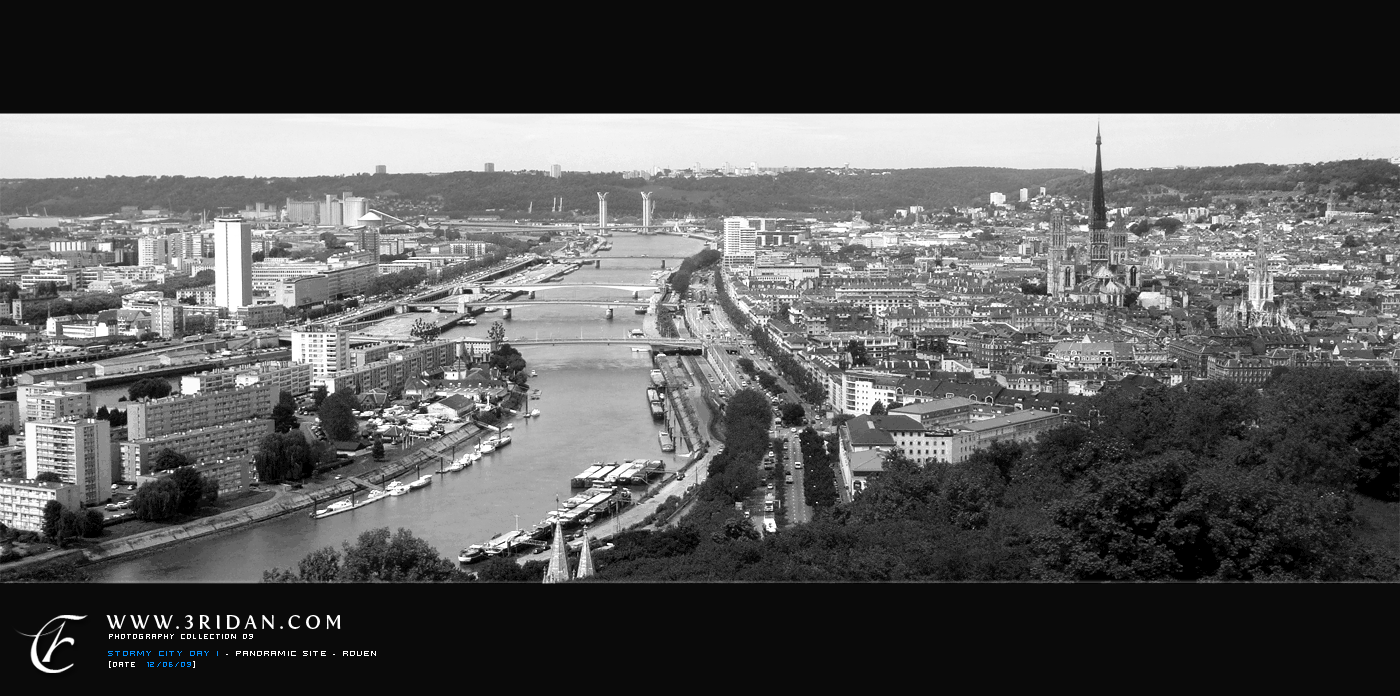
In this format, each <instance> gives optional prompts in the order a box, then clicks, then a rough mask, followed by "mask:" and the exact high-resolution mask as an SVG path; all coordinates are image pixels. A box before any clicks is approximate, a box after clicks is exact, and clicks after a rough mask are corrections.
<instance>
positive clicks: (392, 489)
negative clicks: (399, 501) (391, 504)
mask: <svg viewBox="0 0 1400 696" xmlns="http://www.w3.org/2000/svg"><path fill="white" fill-rule="evenodd" d="M394 483H397V484H399V485H397V486H394V485H390V486H387V487H385V488H384V490H385V491H386V492H387V493H388V494H389V495H403V494H404V493H407V492H408V486H405V485H403V483H402V482H400V481H395V482H394Z"/></svg>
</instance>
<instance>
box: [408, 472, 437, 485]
mask: <svg viewBox="0 0 1400 696" xmlns="http://www.w3.org/2000/svg"><path fill="white" fill-rule="evenodd" d="M432 484H433V477H432V475H431V474H427V475H424V476H420V477H418V480H416V481H414V482H413V483H410V484H408V487H409V488H422V487H423V486H431V485H432Z"/></svg>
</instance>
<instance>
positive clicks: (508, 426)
mask: <svg viewBox="0 0 1400 696" xmlns="http://www.w3.org/2000/svg"><path fill="white" fill-rule="evenodd" d="M501 430H515V424H514V423H506V424H505V427H503V428H501Z"/></svg>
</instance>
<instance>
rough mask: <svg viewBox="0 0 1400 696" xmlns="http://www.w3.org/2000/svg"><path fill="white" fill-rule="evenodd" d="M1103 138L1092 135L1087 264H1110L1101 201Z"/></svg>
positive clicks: (1105, 220) (1106, 221)
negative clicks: (1091, 184) (1092, 152)
mask: <svg viewBox="0 0 1400 696" xmlns="http://www.w3.org/2000/svg"><path fill="white" fill-rule="evenodd" d="M1103 198H1104V197H1103V136H1102V134H1101V133H1099V132H1096V133H1095V135H1094V192H1093V197H1092V198H1091V199H1090V200H1089V263H1090V264H1092V265H1095V266H1098V265H1107V264H1110V263H1112V253H1111V249H1110V244H1109V239H1108V205H1107V204H1105V203H1104V200H1103Z"/></svg>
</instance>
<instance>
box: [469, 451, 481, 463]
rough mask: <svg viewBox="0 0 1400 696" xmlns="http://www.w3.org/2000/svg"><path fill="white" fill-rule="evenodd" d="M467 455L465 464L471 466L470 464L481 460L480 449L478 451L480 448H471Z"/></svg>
mask: <svg viewBox="0 0 1400 696" xmlns="http://www.w3.org/2000/svg"><path fill="white" fill-rule="evenodd" d="M467 457H468V464H467V466H471V465H472V464H475V463H477V462H479V461H481V451H480V450H472V451H470V452H468V453H467Z"/></svg>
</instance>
